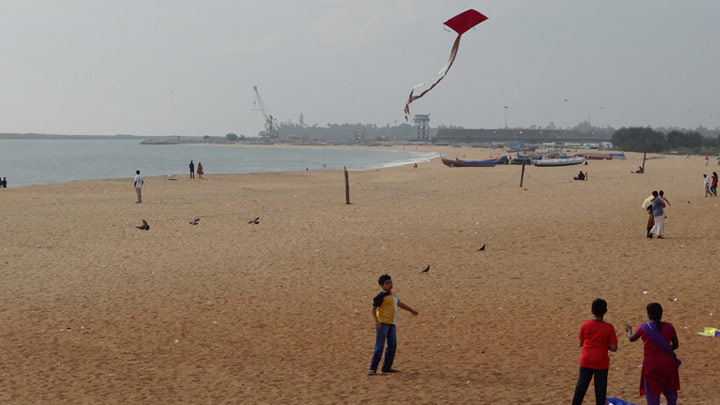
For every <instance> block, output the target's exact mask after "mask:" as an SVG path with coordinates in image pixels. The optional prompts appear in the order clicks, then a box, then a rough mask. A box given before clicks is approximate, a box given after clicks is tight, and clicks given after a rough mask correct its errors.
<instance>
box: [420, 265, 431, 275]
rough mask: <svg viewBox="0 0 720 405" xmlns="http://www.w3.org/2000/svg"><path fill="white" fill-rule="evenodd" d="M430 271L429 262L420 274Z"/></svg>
mask: <svg viewBox="0 0 720 405" xmlns="http://www.w3.org/2000/svg"><path fill="white" fill-rule="evenodd" d="M428 271H430V265H429V264H428V266H427V267H425V270H423V271H421V272H420V274H422V273H427V272H428Z"/></svg>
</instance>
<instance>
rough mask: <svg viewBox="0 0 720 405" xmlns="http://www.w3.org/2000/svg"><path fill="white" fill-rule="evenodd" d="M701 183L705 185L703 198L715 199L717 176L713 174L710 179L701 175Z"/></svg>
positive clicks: (705, 175)
mask: <svg viewBox="0 0 720 405" xmlns="http://www.w3.org/2000/svg"><path fill="white" fill-rule="evenodd" d="M703 179H704V181H703V183H704V185H705V197H707V196H710V197H717V186H718V174H717V173H715V172H713V174H712V177H708V176H707V174H703Z"/></svg>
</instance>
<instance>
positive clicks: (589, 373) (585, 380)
mask: <svg viewBox="0 0 720 405" xmlns="http://www.w3.org/2000/svg"><path fill="white" fill-rule="evenodd" d="M593 376H595V403H596V404H597V405H605V394H606V393H607V377H608V371H607V370H596V369H594V368H586V367H580V375H579V376H578V381H577V385H576V386H575V395H573V400H572V405H581V404H582V402H583V398H585V393H586V392H587V389H588V386H590V379H591V378H593Z"/></svg>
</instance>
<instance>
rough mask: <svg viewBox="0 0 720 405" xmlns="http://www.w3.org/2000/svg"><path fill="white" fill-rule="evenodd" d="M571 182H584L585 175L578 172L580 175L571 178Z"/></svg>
mask: <svg viewBox="0 0 720 405" xmlns="http://www.w3.org/2000/svg"><path fill="white" fill-rule="evenodd" d="M573 180H585V173H583V172H582V170H580V173H579V174H578V175H577V176H575V177H573Z"/></svg>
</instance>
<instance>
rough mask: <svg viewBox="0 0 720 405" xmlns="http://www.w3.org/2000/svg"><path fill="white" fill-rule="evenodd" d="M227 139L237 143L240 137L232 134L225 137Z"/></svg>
mask: <svg viewBox="0 0 720 405" xmlns="http://www.w3.org/2000/svg"><path fill="white" fill-rule="evenodd" d="M225 139H227V140H228V141H230V142H236V141H237V140H238V136H237V135H235V134H233V133H232V132H231V133H229V134H227V135H225Z"/></svg>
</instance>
